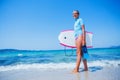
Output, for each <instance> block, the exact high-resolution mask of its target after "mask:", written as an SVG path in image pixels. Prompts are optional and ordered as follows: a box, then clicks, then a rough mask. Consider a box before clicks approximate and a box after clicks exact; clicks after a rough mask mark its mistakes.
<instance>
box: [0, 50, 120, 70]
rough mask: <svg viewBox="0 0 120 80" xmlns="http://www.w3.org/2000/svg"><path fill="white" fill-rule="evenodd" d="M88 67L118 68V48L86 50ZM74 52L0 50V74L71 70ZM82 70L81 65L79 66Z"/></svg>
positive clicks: (119, 54)
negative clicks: (25, 70) (39, 70)
mask: <svg viewBox="0 0 120 80" xmlns="http://www.w3.org/2000/svg"><path fill="white" fill-rule="evenodd" d="M88 53H89V55H90V58H89V59H88V67H95V66H97V67H102V68H104V67H109V66H113V67H118V66H120V48H92V49H88ZM75 62H76V50H75V49H74V50H71V49H69V50H66V51H65V50H14V49H1V50H0V72H1V71H9V70H20V69H36V68H37V69H45V70H47V69H73V68H74V67H75ZM80 67H81V68H83V63H81V65H80Z"/></svg>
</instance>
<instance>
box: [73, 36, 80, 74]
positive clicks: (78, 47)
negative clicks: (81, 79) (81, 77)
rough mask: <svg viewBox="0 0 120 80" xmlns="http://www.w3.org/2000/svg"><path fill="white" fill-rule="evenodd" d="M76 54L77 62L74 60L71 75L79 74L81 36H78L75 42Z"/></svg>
mask: <svg viewBox="0 0 120 80" xmlns="http://www.w3.org/2000/svg"><path fill="white" fill-rule="evenodd" d="M76 48H77V51H76V54H77V60H76V67H75V69H74V70H73V73H78V72H79V66H80V62H81V57H82V55H81V48H82V36H79V37H78V39H77V40H76Z"/></svg>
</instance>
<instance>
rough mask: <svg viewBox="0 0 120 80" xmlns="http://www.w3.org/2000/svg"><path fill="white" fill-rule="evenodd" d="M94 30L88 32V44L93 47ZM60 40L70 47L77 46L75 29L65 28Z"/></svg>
mask: <svg viewBox="0 0 120 80" xmlns="http://www.w3.org/2000/svg"><path fill="white" fill-rule="evenodd" d="M92 36H93V33H92V32H86V45H87V47H88V48H92V47H93V46H92ZM58 40H59V41H60V44H61V45H63V46H66V47H69V48H76V45H75V37H74V31H73V30H64V31H62V32H61V33H60V34H59V36H58Z"/></svg>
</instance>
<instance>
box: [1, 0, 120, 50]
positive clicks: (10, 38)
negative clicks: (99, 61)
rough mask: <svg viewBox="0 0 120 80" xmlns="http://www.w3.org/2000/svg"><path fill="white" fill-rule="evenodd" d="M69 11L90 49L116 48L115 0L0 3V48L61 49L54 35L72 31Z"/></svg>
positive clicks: (119, 7) (119, 6)
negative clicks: (80, 25)
mask: <svg viewBox="0 0 120 80" xmlns="http://www.w3.org/2000/svg"><path fill="white" fill-rule="evenodd" d="M73 10H79V11H80V17H81V18H82V19H83V21H84V24H85V28H86V31H89V32H93V47H94V48H99V47H110V46H117V45H120V1H119V0H0V49H24V50H25V49H27V50H51V49H52V50H53V49H63V48H64V47H63V46H61V45H60V44H59V41H58V35H59V33H60V32H61V31H63V30H67V29H73V25H74V19H73V17H72V11H73Z"/></svg>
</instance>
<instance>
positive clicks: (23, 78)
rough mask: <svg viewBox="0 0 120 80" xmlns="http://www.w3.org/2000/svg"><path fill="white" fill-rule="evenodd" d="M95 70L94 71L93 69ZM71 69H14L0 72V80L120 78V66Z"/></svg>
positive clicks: (97, 79) (116, 79)
mask: <svg viewBox="0 0 120 80" xmlns="http://www.w3.org/2000/svg"><path fill="white" fill-rule="evenodd" d="M92 70H94V71H92ZM71 71H72V70H71V69H58V70H41V69H27V70H12V71H4V72H0V80H120V76H119V74H120V67H114V68H113V67H106V68H102V69H97V67H96V69H95V67H94V68H90V69H89V71H82V70H81V69H80V72H79V73H76V74H73V73H71Z"/></svg>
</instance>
